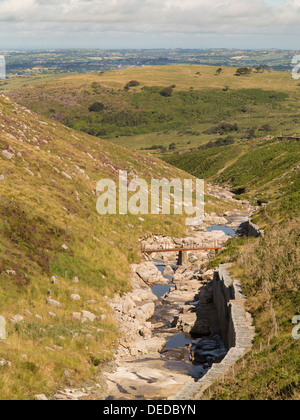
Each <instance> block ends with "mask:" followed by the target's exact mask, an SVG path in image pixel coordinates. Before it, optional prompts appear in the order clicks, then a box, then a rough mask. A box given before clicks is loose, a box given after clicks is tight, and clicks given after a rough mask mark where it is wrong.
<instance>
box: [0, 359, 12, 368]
mask: <svg viewBox="0 0 300 420" xmlns="http://www.w3.org/2000/svg"><path fill="white" fill-rule="evenodd" d="M0 367H8V368H10V367H11V363H10V362H9V361H7V360H4V359H0Z"/></svg>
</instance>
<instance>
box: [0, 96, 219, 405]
mask: <svg viewBox="0 0 300 420" xmlns="http://www.w3.org/2000/svg"><path fill="white" fill-rule="evenodd" d="M0 115H1V124H0V162H1V171H0V175H4V177H5V180H1V181H0V188H1V197H0V214H1V218H0V231H1V235H0V306H1V315H3V316H4V317H5V318H6V320H7V334H8V336H7V342H9V343H10V345H6V344H5V342H3V341H1V340H0V358H4V359H5V360H9V361H10V362H11V363H12V368H11V369H8V368H1V372H0V396H1V398H2V399H5V398H22V399H23V398H30V397H32V395H33V394H35V393H40V392H45V393H48V392H50V391H51V390H53V388H54V387H55V386H57V385H58V384H59V383H63V382H64V381H65V380H66V378H65V377H64V374H63V371H64V369H67V370H69V371H70V372H71V375H72V378H73V380H77V381H79V380H84V379H87V378H90V376H91V374H92V373H93V372H94V371H95V369H96V367H95V364H96V365H98V364H99V363H100V364H101V363H103V362H104V361H105V360H107V359H110V358H111V356H112V351H113V348H114V343H115V342H116V338H117V337H118V330H117V327H116V326H115V325H114V323H113V322H112V320H111V319H110V318H109V317H107V318H106V319H102V320H97V321H96V322H95V323H94V324H91V325H85V326H84V330H85V331H83V330H82V328H81V325H80V324H79V322H76V321H74V320H72V319H71V313H72V312H80V311H82V310H88V311H91V312H93V313H94V314H96V315H99V316H100V315H107V314H109V308H108V307H107V305H106V303H105V296H113V295H114V294H115V293H123V292H125V291H126V290H128V289H129V282H128V273H129V264H130V263H132V262H137V261H139V258H140V254H139V249H138V246H137V242H138V238H139V237H141V236H144V235H145V234H147V233H151V232H154V233H166V234H170V235H182V234H183V231H184V230H185V224H184V219H183V218H182V217H181V216H143V217H144V219H145V221H144V222H143V223H141V222H140V221H138V218H137V217H134V216H131V215H128V216H107V217H103V216H100V215H98V213H97V212H96V199H97V197H96V196H95V188H96V183H97V181H99V180H100V179H102V178H110V179H115V180H116V181H117V177H118V170H119V169H123V170H127V171H128V173H129V174H130V176H129V178H130V179H131V178H132V177H133V176H135V175H138V176H139V177H140V178H142V179H146V180H148V181H150V178H152V177H153V178H163V177H167V178H168V177H174V178H186V177H187V175H186V174H185V173H183V172H182V171H180V170H177V169H176V168H171V167H170V166H168V165H166V164H165V163H163V162H162V161H159V160H156V159H154V158H153V157H151V156H147V155H139V154H137V153H135V152H133V151H129V150H127V149H122V148H120V147H118V146H115V145H113V144H111V143H108V142H106V141H103V140H100V139H95V138H92V137H89V136H88V135H85V134H80V133H76V132H75V131H73V130H70V129H68V128H66V127H64V126H62V125H60V124H58V123H54V122H52V121H49V120H45V119H43V118H42V117H40V116H38V115H36V114H33V113H31V112H30V111H28V110H27V109H25V108H22V107H20V106H18V105H16V104H15V103H13V102H11V101H10V100H9V99H7V98H5V97H4V96H0ZM3 150H9V151H10V152H11V153H12V154H13V158H12V159H11V160H8V159H7V158H5V157H4V156H3V155H2V151H3ZM55 168H56V169H55ZM78 168H80V169H81V170H84V173H81V172H80V171H79V170H78ZM26 169H27V170H29V171H31V173H30V172H28V171H27V170H26ZM62 172H65V173H66V174H67V175H69V176H71V178H72V179H69V178H66V177H65V176H63V174H62ZM32 174H33V175H34V176H32ZM214 202H215V204H210V206H209V208H208V210H210V211H217V212H222V211H224V210H225V208H226V206H225V207H224V206H223V204H222V205H221V204H220V203H218V202H217V200H214ZM62 245H67V247H68V250H66V251H64V250H63V249H62ZM10 270H13V271H14V273H11V272H10ZM7 271H8V272H7ZM52 275H58V283H57V284H55V285H52V284H50V278H51V276H52ZM75 276H78V277H79V279H80V283H79V285H77V284H74V283H72V281H71V280H72V279H73V277H75ZM49 289H52V296H53V298H54V299H55V300H58V301H59V302H60V303H61V305H62V308H61V309H53V308H51V307H49V306H47V305H46V298H47V295H48V292H49ZM76 289H78V290H79V291H78V292H76ZM72 293H79V294H80V296H81V300H80V301H79V302H73V300H71V299H70V295H71V294H72ZM89 300H95V301H97V304H93V305H88V304H86V303H84V302H86V301H89ZM26 311H30V312H31V313H32V316H30V315H29V314H28V313H26ZM48 311H52V312H55V313H56V314H57V318H55V319H53V318H51V317H50V316H49V314H48ZM16 314H20V315H22V316H23V317H24V318H25V322H24V323H20V324H17V325H13V324H12V323H10V322H9V319H10V318H11V317H12V316H14V315H16ZM35 315H39V316H41V317H42V320H41V319H37V318H36V317H35ZM87 331H89V332H90V333H91V334H92V335H93V336H94V339H89V338H87V337H86V334H87ZM53 346H59V347H62V350H59V348H57V349H55V347H54V350H55V351H49V350H47V349H46V348H47V347H48V348H52V349H53ZM22 354H26V355H27V360H24V359H23V358H22V357H21V356H22ZM92 361H93V362H92Z"/></svg>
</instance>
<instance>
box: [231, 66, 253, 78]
mask: <svg viewBox="0 0 300 420" xmlns="http://www.w3.org/2000/svg"><path fill="white" fill-rule="evenodd" d="M251 73H252V69H249V68H248V67H241V68H239V69H237V71H236V73H235V76H248V75H250V74H251Z"/></svg>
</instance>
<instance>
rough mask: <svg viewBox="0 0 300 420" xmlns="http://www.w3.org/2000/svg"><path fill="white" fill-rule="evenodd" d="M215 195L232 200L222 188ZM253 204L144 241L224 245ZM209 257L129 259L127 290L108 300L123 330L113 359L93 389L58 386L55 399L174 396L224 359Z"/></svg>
mask: <svg viewBox="0 0 300 420" xmlns="http://www.w3.org/2000/svg"><path fill="white" fill-rule="evenodd" d="M214 193H215V195H216V196H218V197H220V198H224V199H225V200H233V198H232V194H230V193H229V192H227V191H225V190H221V189H219V190H218V189H216V191H214ZM244 204H246V203H244ZM246 207H247V206H246ZM252 210H253V209H252V208H250V206H248V207H247V208H246V210H244V212H241V211H240V210H235V211H233V212H230V213H225V214H224V216H223V217H218V216H217V215H215V214H211V215H209V214H206V217H205V223H203V224H202V225H201V226H198V227H194V228H190V229H191V230H190V231H188V232H187V237H186V238H181V239H176V238H171V237H165V236H151V237H147V238H144V240H143V241H142V242H141V246H142V247H145V246H146V247H151V246H153V247H154V248H155V249H163V248H166V247H168V248H176V247H182V246H185V247H188V246H190V245H191V243H193V244H194V245H196V246H199V247H200V246H205V247H207V246H214V245H215V241H218V243H219V244H220V245H223V246H225V244H226V242H227V241H228V239H230V238H231V237H232V236H235V235H236V234H237V233H238V228H239V226H240V225H241V223H243V222H244V221H246V220H248V218H249V215H250V213H251V211H252ZM213 256H214V253H213V254H212V253H211V252H195V251H192V252H189V253H188V254H187V258H186V259H185V261H184V263H183V265H182V266H177V259H178V253H174V252H173V253H172V252H170V253H159V252H158V253H156V254H152V255H151V257H149V256H147V257H145V258H147V260H146V259H145V261H144V262H142V263H140V264H137V265H133V266H132V267H131V268H132V292H131V293H128V294H126V295H125V296H124V297H122V298H121V297H120V296H115V297H114V299H113V300H111V301H110V302H109V304H110V306H111V308H112V310H113V316H114V317H115V319H116V320H117V322H118V323H119V325H120V330H121V333H122V334H121V336H122V338H120V340H119V346H118V349H117V351H116V353H115V360H114V361H113V362H112V363H110V364H108V365H107V366H105V367H104V369H103V370H102V371H101V373H100V375H99V378H98V383H96V386H95V382H92V381H91V384H90V385H91V386H90V387H88V386H86V387H85V388H77V389H65V390H61V391H58V392H57V394H56V395H55V397H54V399H62V400H76V399H92V400H103V399H106V400H168V399H169V400H172V399H174V398H175V396H176V394H177V393H178V392H179V391H180V390H181V389H182V388H183V387H184V386H185V385H186V384H187V383H189V382H193V381H197V380H198V379H199V378H201V377H203V376H204V375H205V373H206V372H207V371H208V370H209V369H210V367H211V365H212V364H213V363H218V362H221V361H222V359H223V358H224V357H225V355H226V353H227V350H226V348H225V346H224V344H223V343H222V340H221V338H220V326H219V320H218V316H217V312H216V308H215V306H214V304H213V295H212V278H213V271H212V270H208V269H207V266H208V263H209V261H210V259H211V258H212V257H213Z"/></svg>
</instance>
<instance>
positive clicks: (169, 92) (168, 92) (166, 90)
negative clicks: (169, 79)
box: [160, 86, 173, 98]
mask: <svg viewBox="0 0 300 420" xmlns="http://www.w3.org/2000/svg"><path fill="white" fill-rule="evenodd" d="M160 94H161V96H164V97H166V98H170V97H171V96H173V88H172V87H171V86H170V87H167V88H164V89H162V90H161V91H160Z"/></svg>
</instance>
